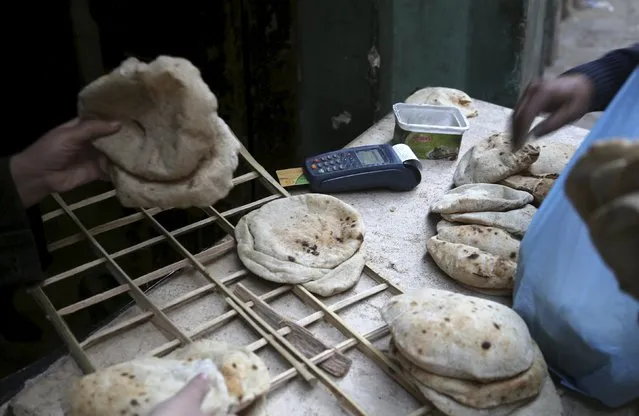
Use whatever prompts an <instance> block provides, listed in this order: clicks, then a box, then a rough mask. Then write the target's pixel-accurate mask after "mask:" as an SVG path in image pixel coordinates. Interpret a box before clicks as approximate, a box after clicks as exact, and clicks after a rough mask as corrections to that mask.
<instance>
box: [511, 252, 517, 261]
mask: <svg viewBox="0 0 639 416" xmlns="http://www.w3.org/2000/svg"><path fill="white" fill-rule="evenodd" d="M516 257H517V253H515V252H514V251H513V252H512V253H510V258H511V259H514V258H516Z"/></svg>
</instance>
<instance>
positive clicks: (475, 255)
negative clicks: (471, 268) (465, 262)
mask: <svg viewBox="0 0 639 416" xmlns="http://www.w3.org/2000/svg"><path fill="white" fill-rule="evenodd" d="M477 257H479V254H477V253H473V254H471V255H469V256H468V257H466V258H467V259H469V260H475V259H476V258H477Z"/></svg>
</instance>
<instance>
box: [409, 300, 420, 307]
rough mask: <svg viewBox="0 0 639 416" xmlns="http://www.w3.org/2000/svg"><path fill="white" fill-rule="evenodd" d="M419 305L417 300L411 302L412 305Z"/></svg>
mask: <svg viewBox="0 0 639 416" xmlns="http://www.w3.org/2000/svg"><path fill="white" fill-rule="evenodd" d="M417 305H418V304H417V302H415V301H412V302H411V303H410V306H417Z"/></svg>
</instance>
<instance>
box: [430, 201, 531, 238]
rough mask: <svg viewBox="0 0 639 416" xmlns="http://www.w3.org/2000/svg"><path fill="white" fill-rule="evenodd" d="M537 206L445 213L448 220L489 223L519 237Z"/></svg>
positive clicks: (525, 229)
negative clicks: (507, 209) (494, 210)
mask: <svg viewBox="0 0 639 416" xmlns="http://www.w3.org/2000/svg"><path fill="white" fill-rule="evenodd" d="M536 212H537V208H535V207H534V206H532V205H526V206H524V207H523V208H519V209H513V210H511V211H506V212H468V213H463V214H443V215H442V217H444V219H445V220H446V221H450V222H460V223H463V224H477V225H487V226H489V227H496V228H501V229H502V230H505V231H508V232H509V233H511V234H513V235H514V236H517V237H523V236H524V234H526V231H527V230H528V226H529V225H530V222H531V221H532V218H533V216H534V215H535V213H536Z"/></svg>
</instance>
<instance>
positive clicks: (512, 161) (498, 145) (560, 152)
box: [453, 133, 577, 206]
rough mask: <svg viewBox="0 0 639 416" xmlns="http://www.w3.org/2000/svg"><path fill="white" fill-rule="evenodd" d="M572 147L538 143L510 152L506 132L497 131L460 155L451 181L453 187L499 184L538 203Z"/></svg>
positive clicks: (555, 143)
mask: <svg viewBox="0 0 639 416" xmlns="http://www.w3.org/2000/svg"><path fill="white" fill-rule="evenodd" d="M576 150H577V149H576V147H575V146H573V145H570V144H565V143H557V142H540V143H539V144H535V145H532V144H526V145H524V146H523V147H522V148H521V149H519V150H517V151H515V152H513V151H512V143H511V141H510V137H509V135H508V134H506V133H497V134H494V135H492V136H490V137H488V138H487V139H486V140H483V141H482V142H480V143H479V144H477V145H476V146H473V147H472V148H470V149H469V150H468V151H467V152H466V153H465V154H464V156H462V158H461V159H460V161H459V165H458V166H457V169H456V170H455V174H454V176H453V182H454V184H455V186H460V185H465V184H469V183H501V184H503V185H506V186H509V187H511V188H513V189H518V190H522V191H526V192H529V193H530V194H532V195H533V197H534V203H535V205H537V206H539V204H541V203H542V202H543V200H544V198H545V197H546V195H548V192H549V191H550V188H552V185H553V184H554V182H555V179H557V177H558V176H559V174H560V173H561V172H562V171H563V169H564V167H565V166H566V163H568V161H569V160H570V158H571V157H572V155H573V154H574V153H575V151H576Z"/></svg>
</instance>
